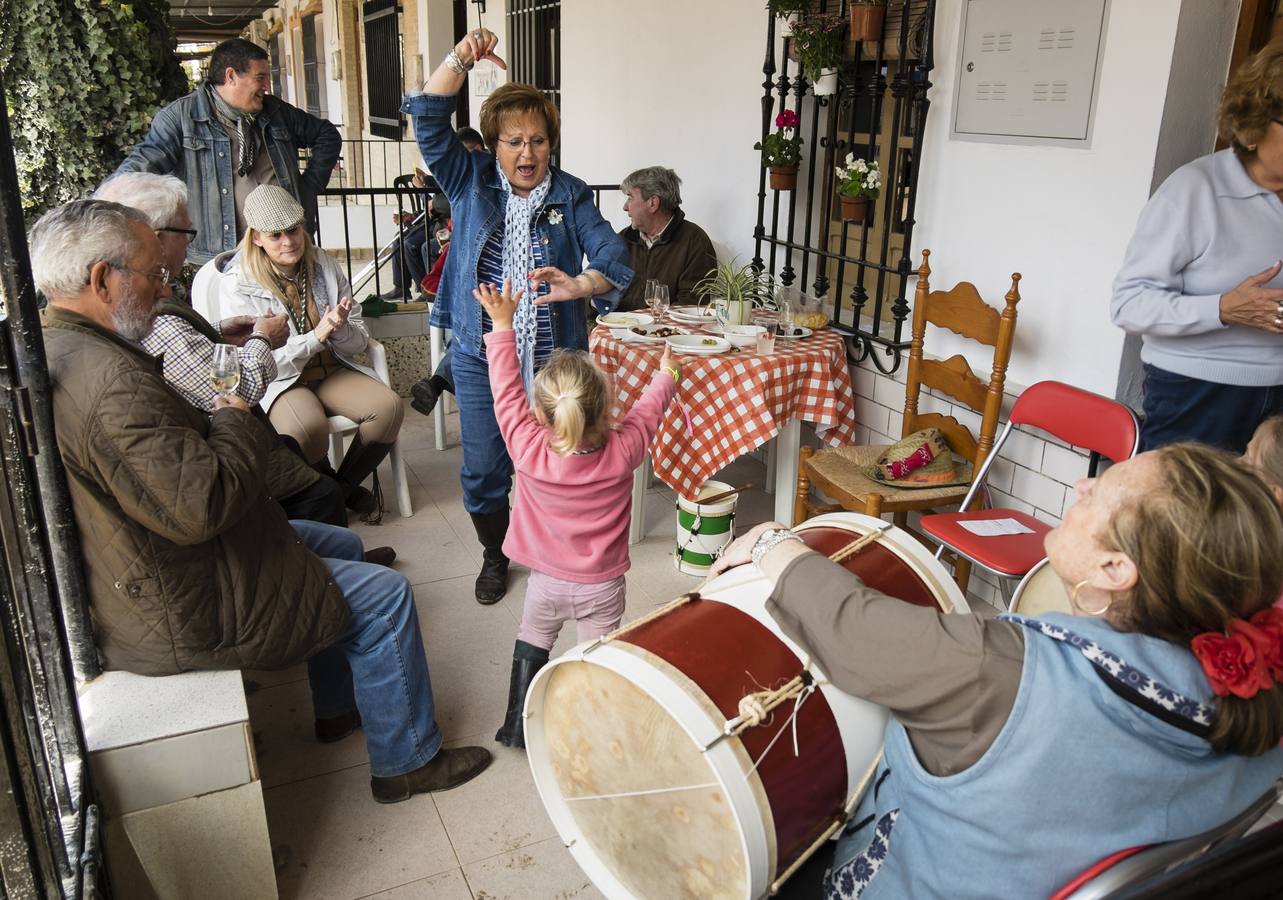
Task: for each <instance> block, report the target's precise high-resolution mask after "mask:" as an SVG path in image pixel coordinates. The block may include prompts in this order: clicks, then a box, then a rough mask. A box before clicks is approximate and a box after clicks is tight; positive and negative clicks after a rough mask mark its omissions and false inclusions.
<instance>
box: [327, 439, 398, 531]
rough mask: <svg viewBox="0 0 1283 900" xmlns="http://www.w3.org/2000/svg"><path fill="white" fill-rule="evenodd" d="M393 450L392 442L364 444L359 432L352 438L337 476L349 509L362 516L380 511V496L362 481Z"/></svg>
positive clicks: (372, 472) (371, 473)
mask: <svg viewBox="0 0 1283 900" xmlns="http://www.w3.org/2000/svg"><path fill="white" fill-rule="evenodd" d="M391 452H392V445H391V444H364V443H362V442H361V436H360V435H359V434H358V435H356V436H355V437H353V438H352V444H351V446H349V447H348V450H347V453H346V454H345V455H344V457H343V462H341V463H339V471H338V473H337V474H336V476H335V477H336V478H338V481H339V484H341V485H342V486H343V490H344V493H345V499H346V502H347V508H348V509H350V510H352V511H353V512H356V513H360V514H361V515H362V516H369V515H371V514H374V513H376V512H377V511H378V509H379V506H380V503H379V500H378V497H377V496H376V495H375V494H373V493H372V492H370V491H368V490H366V489H365V488H364V487H362V486H361V482H363V481H365V479H367V478H369V477H370V476H371V475H373V474H374V472H375V471H376V470H377V469H378V468H379V463H381V462H383V460H384V459H385V458H386V457H387V455H388V454H389V453H391Z"/></svg>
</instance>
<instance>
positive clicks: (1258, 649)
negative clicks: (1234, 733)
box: [1190, 607, 1283, 700]
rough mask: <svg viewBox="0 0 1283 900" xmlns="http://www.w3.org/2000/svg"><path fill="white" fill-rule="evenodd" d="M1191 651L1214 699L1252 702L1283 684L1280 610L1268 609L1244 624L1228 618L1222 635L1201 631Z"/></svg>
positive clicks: (1282, 645)
mask: <svg viewBox="0 0 1283 900" xmlns="http://www.w3.org/2000/svg"><path fill="white" fill-rule="evenodd" d="M1190 649H1191V650H1192V651H1193V652H1194V656H1196V657H1197V658H1198V661H1199V663H1201V664H1202V666H1203V672H1204V674H1206V675H1207V680H1208V681H1209V682H1210V683H1211V685H1212V692H1213V693H1215V694H1216V696H1218V697H1225V696H1228V695H1229V694H1233V695H1234V696H1235V697H1241V698H1243V699H1244V700H1248V699H1251V698H1252V697H1255V696H1256V693H1257V691H1267V690H1269V689H1270V688H1271V687H1273V685H1274V683H1275V682H1277V681H1283V609H1278V608H1276V607H1269V608H1267V609H1264V610H1261V611H1260V612H1258V613H1257V614H1256V615H1254V616H1252V618H1251V620H1250V621H1247V622H1245V621H1243V620H1242V619H1231V620H1230V622H1229V625H1228V626H1227V627H1226V629H1225V633H1224V634H1220V633H1218V632H1214V631H1208V632H1204V633H1203V634H1200V635H1198V636H1197V637H1195V638H1194V639H1193V640H1192V641H1190Z"/></svg>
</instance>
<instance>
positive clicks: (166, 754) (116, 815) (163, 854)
mask: <svg viewBox="0 0 1283 900" xmlns="http://www.w3.org/2000/svg"><path fill="white" fill-rule="evenodd" d="M77 693H78V696H79V703H80V714H81V720H82V721H83V723H84V729H85V743H86V744H87V746H88V750H89V768H90V771H91V772H92V775H93V784H94V788H95V790H96V793H97V797H98V801H99V803H100V807H101V809H102V815H103V833H102V839H103V848H104V853H105V854H106V858H107V865H108V870H109V871H110V873H111V880H112V885H113V888H114V893H115V895H116V896H117V897H129V898H131V900H147V898H157V900H167V898H189V897H236V898H238V900H274V898H276V896H277V893H276V876H275V872H274V871H273V867H272V846H271V841H270V839H269V837H268V831H267V816H266V813H265V811H264V807H263V790H262V786H261V783H260V781H259V773H258V765H257V762H256V760H255V758H254V745H253V737H252V734H251V732H250V725H249V710H248V708H247V707H246V704H245V687H244V684H243V682H242V679H241V673H240V672H236V671H231V672H187V673H184V674H182V675H170V676H165V677H160V678H147V677H144V676H140V675H132V674H130V673H128V672H107V673H104V674H103V675H102V676H100V677H99V678H96V679H95V680H94V681H92V682H89V683H87V684H83V685H81V686H80V687H79V690H78V692H77Z"/></svg>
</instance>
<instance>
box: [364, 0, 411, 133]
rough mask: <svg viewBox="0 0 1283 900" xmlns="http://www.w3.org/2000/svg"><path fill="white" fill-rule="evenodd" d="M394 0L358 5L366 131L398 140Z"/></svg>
mask: <svg viewBox="0 0 1283 900" xmlns="http://www.w3.org/2000/svg"><path fill="white" fill-rule="evenodd" d="M400 13H401V7H400V6H399V5H398V4H397V0H366V2H365V3H363V4H362V5H361V16H362V22H363V23H364V24H365V72H366V80H367V83H368V85H369V98H368V99H369V109H370V133H371V134H373V135H375V136H376V137H383V138H389V139H390V140H394V141H399V140H401V127H402V124H403V119H402V117H401V94H402V89H401V88H402V84H403V82H404V80H405V78H404V70H403V69H402V66H401V34H400V31H399V29H398V27H397V16H398V15H400Z"/></svg>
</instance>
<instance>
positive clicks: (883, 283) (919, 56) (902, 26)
mask: <svg viewBox="0 0 1283 900" xmlns="http://www.w3.org/2000/svg"><path fill="white" fill-rule="evenodd" d="M847 5H848V4H847V0H811V6H812V13H821V14H822V13H830V14H841V15H846V14H847V12H848V10H847ZM935 8H936V3H935V0H890V2H889V3H888V4H887V13H886V21H885V24H884V30H883V33H882V38H881V40H877V41H852V42H849V44H848V51H847V53H846V56H845V59H844V61H843V63H842V65H841V66H840V67H839V69H838V78H839V87H838V92H837V93H836V94H835V95H831V96H822V97H817V96H815V94H814V88H813V85H812V84H811V83H810V81H809V80H808V79H807V77H806V75H805V74H804V73H803V72H802V71H801V67H800V66H799V65H798V64H797V63H796V62H794V61H792V60H791V59H789V58H788V54H787V53H785V54H784V55H783V58H782V59H781V61H780V65H779V67H778V68H777V66H776V28H777V27H778V26H779V23H780V20H778V19H776V18H774V17H771V18H770V22H769V24H768V26H767V35H766V59H765V62H764V63H763V66H762V73H763V75H765V76H766V77H765V80H764V81H763V82H762V89H763V91H764V94H763V97H762V137H763V139H765V137H766V135H767V134H768V133H769V132H770V131H771V130H772V125H773V122H774V119H775V116H776V113H777V112H778V111H783V110H785V109H790V110H792V111H794V112H796V113H797V115H798V117H799V119H800V125H799V131H798V133H799V134H800V135H802V137H803V141H804V143H803V170H804V175H805V177H802V178H799V179H798V185H797V188H796V190H795V192H794V193H793V195H792V202H791V203H789V202H788V201H787V200H783V198H781V196H780V194H781V192H779V191H771V192H769V194H768V191H767V173H766V170H765V169H763V170H762V173H761V178H760V181H759V184H758V204H757V210H758V214H757V226H756V228H755V229H754V231H753V237H754V241H755V251H754V253H755V255H754V258H753V263H754V265H755V266H757V267H758V268H759V269H764V270H766V271H769V272H770V273H771V274H773V275H775V276H776V277H777V278H778V279H779V281H780V283H782V284H784V285H786V286H787V285H794V284H796V285H797V286H798V287H799V288H800V289H802V290H806V291H809V292H811V293H813V294H815V295H816V296H818V297H824V298H827V297H829V296H830V292H832V294H831V299H832V303H833V315H832V323H833V327H834V328H835V329H837V330H839V331H841V332H843V333H845V334H846V335H848V337H849V340H848V346H849V350H850V353H851V356H852V359H853V361H857V362H858V361H863V360H865V359H867V360H869V361H870V362H872V363H873V364H874V365H875V366H876V367H877V368H878V369H879V370H881V371H883V372H886V373H890V372H894V371H895V370H896V369H897V368H898V367H899V365H900V362H901V359H902V356H903V351H905V350H907V349H908V347H909V342H908V341H907V340H905V339H904V338H905V335H904V333H903V331H904V329H903V326H904V321H905V319H906V318H907V317H908V315H909V303H908V299H907V286H908V279H909V276H910V275H911V274H912V271H913V269H912V261H911V257H910V254H911V252H912V241H913V226H914V208H915V206H916V201H917V186H918V179H919V166H918V162H919V160H921V158H922V138H923V133H924V131H925V129H926V122H927V110H928V107H929V106H930V103H929V101H928V100H927V91H928V90H929V89H930V87H931V82H930V80H929V76H930V73H931V69H932V67H933V65H934V62H933V58H934V53H933V43H932V42H933V38H932V35H933V33H934V24H935ZM768 15H769V13H768ZM790 40H791V39H790V38H785V41H784V46H785V48H786V49H787V48H788V44H789V41H790ZM777 71H778V73H779V77H778V78H777V77H776V73H777ZM848 153H854V154H855V155H856V156H857V157H862V158H864V159H867V160H879V161H880V163H881V170H882V176H883V179H882V181H883V187H882V193H881V196H880V197H879V198H878V199H877V200H876V201H875V206H874V209H873V211H872V213H871V214H870V215H869V216H868V217H867V218H866V219H865V221H864V222H863V223H862V224H853V223H850V222H845V221H842V217H841V215H839V213H838V209H839V204H838V197H837V186H836V176H835V173H834V169H835V167H836V166H837V165H838V164H839V163H840V162H842V161H843V160H844V159H845V157H846V155H847V154H848Z"/></svg>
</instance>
